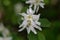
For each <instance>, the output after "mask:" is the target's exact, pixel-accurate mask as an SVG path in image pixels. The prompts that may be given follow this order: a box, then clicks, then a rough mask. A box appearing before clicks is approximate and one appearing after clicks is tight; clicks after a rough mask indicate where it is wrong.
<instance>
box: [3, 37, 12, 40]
mask: <svg viewBox="0 0 60 40" xmlns="http://www.w3.org/2000/svg"><path fill="white" fill-rule="evenodd" d="M4 40H12V37H4Z"/></svg>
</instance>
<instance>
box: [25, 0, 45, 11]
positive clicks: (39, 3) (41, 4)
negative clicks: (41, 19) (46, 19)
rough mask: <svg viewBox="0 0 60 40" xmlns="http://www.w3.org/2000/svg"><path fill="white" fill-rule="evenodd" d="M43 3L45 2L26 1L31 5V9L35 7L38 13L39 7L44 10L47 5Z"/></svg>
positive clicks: (38, 0)
mask: <svg viewBox="0 0 60 40" xmlns="http://www.w3.org/2000/svg"><path fill="white" fill-rule="evenodd" d="M43 2H44V0H28V1H26V3H27V4H30V6H29V7H32V6H33V5H34V10H35V11H36V12H38V10H39V6H41V7H42V8H44V5H45V4H44V3H43Z"/></svg>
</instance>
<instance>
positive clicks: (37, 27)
mask: <svg viewBox="0 0 60 40" xmlns="http://www.w3.org/2000/svg"><path fill="white" fill-rule="evenodd" d="M34 27H35V28H36V29H39V30H40V31H42V29H41V28H40V27H39V26H37V25H34Z"/></svg>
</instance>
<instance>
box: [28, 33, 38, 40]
mask: <svg viewBox="0 0 60 40" xmlns="http://www.w3.org/2000/svg"><path fill="white" fill-rule="evenodd" d="M28 39H29V40H38V37H37V35H35V34H34V33H32V32H31V33H30V34H28Z"/></svg>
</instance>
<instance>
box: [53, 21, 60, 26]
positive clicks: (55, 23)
mask: <svg viewBox="0 0 60 40" xmlns="http://www.w3.org/2000/svg"><path fill="white" fill-rule="evenodd" d="M52 25H53V26H54V27H60V20H57V21H55V22H53V23H52Z"/></svg>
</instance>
